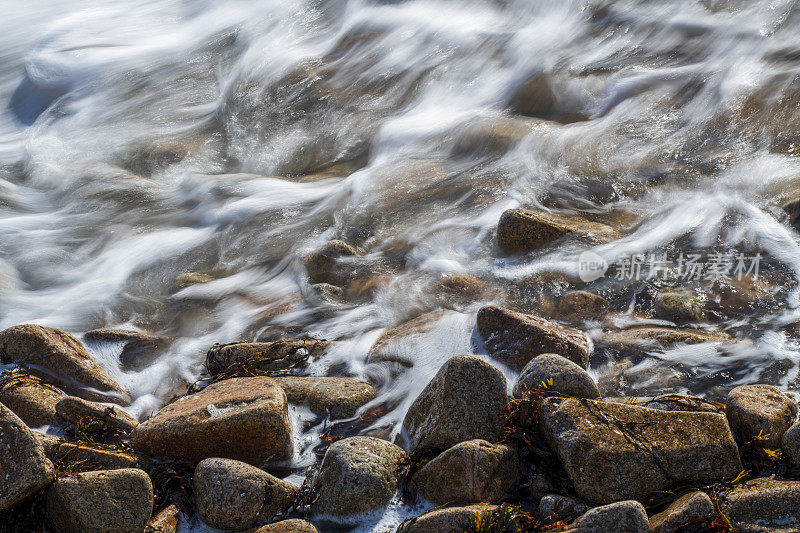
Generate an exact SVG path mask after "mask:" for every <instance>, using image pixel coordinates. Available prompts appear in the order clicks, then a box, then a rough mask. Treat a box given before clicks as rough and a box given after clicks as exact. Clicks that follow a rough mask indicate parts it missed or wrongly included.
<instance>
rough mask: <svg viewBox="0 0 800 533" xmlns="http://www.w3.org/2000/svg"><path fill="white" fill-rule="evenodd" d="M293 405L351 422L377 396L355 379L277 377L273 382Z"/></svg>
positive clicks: (372, 390) (370, 388) (373, 390)
mask: <svg viewBox="0 0 800 533" xmlns="http://www.w3.org/2000/svg"><path fill="white" fill-rule="evenodd" d="M273 379H274V380H275V382H276V383H277V384H278V385H280V387H281V388H282V389H283V391H284V392H285V393H286V398H288V400H289V402H290V403H294V404H298V405H307V406H308V407H309V408H310V409H311V410H312V411H314V412H316V413H330V416H331V418H350V417H352V416H353V415H355V414H356V411H358V408H359V407H361V406H362V405H364V404H366V403H367V402H369V401H371V400H372V399H373V398H375V396H376V395H377V394H378V391H376V390H375V387H373V386H372V385H370V384H369V383H365V382H363V381H359V380H357V379H352V378H335V377H301V376H278V377H275V378H273Z"/></svg>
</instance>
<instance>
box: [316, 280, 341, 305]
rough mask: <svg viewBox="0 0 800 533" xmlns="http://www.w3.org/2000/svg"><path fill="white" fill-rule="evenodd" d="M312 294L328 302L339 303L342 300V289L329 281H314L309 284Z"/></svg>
mask: <svg viewBox="0 0 800 533" xmlns="http://www.w3.org/2000/svg"><path fill="white" fill-rule="evenodd" d="M311 288H312V289H313V290H314V294H315V295H316V296H317V297H318V298H320V299H321V300H323V301H325V302H329V303H341V302H342V301H344V290H342V288H341V287H337V286H336V285H331V284H330V283H315V284H313V285H312V286H311Z"/></svg>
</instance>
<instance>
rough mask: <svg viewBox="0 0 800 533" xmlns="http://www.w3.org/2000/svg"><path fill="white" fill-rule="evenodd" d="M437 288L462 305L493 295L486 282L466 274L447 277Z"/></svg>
mask: <svg viewBox="0 0 800 533" xmlns="http://www.w3.org/2000/svg"><path fill="white" fill-rule="evenodd" d="M436 288H437V290H438V291H439V292H440V293H441V294H442V295H444V296H447V297H448V298H450V299H453V300H455V301H458V302H462V303H468V302H473V301H476V300H480V299H483V298H486V297H488V296H489V295H490V294H491V289H490V288H489V285H488V284H487V283H486V282H485V281H482V280H480V279H478V278H476V277H475V276H468V275H465V274H451V275H449V276H445V277H443V278H441V279H440V280H438V281H437V283H436Z"/></svg>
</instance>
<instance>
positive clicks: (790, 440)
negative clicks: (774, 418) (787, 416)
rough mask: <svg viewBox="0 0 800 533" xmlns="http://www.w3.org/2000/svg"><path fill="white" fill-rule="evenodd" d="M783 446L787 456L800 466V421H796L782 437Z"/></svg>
mask: <svg viewBox="0 0 800 533" xmlns="http://www.w3.org/2000/svg"><path fill="white" fill-rule="evenodd" d="M781 447H782V448H783V452H784V453H785V454H786V457H788V458H789V460H790V461H791V462H792V464H794V465H795V466H800V421H798V422H795V423H794V424H793V425H792V427H790V428H789V429H788V430H787V431H786V433H784V434H783V438H782V439H781Z"/></svg>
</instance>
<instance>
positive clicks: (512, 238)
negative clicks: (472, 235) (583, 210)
mask: <svg viewBox="0 0 800 533" xmlns="http://www.w3.org/2000/svg"><path fill="white" fill-rule="evenodd" d="M566 235H572V236H575V237H578V238H580V239H581V240H583V241H586V242H588V243H590V244H602V243H607V242H611V241H613V240H615V239H618V238H619V237H620V234H619V233H617V231H616V230H614V229H613V228H612V227H610V226H606V225H605V224H600V223H598V222H591V221H589V220H586V219H583V218H579V217H570V216H564V215H556V214H554V213H545V212H537V211H529V210H527V209H509V210H508V211H506V212H504V213H503V215H502V216H501V217H500V222H498V224H497V243H498V245H499V246H500V248H501V249H502V250H503V251H504V252H506V253H509V254H515V253H525V252H530V251H532V250H535V249H536V248H539V247H541V246H544V245H546V244H549V243H551V242H553V241H555V240H556V239H559V238H561V237H564V236H566Z"/></svg>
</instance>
